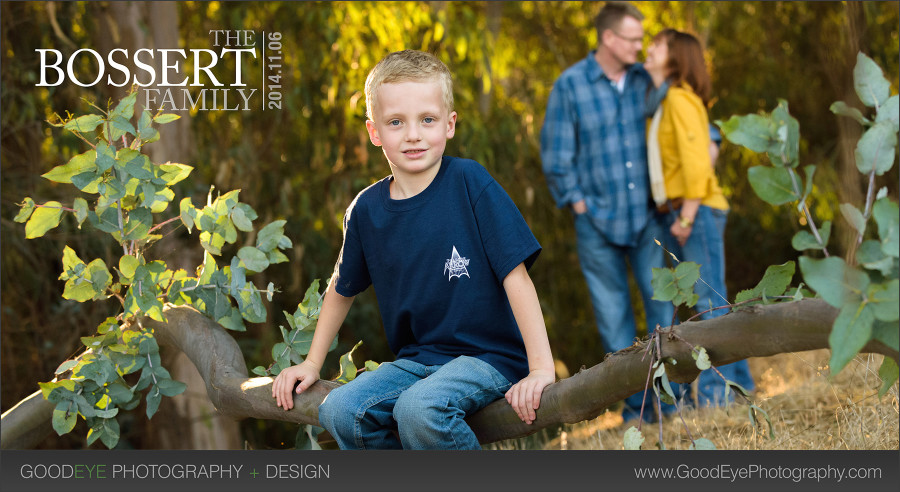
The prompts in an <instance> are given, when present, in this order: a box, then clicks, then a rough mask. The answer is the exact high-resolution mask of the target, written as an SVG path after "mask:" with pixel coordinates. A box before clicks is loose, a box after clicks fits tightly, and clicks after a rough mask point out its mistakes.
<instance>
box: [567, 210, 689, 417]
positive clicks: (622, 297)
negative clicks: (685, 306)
mask: <svg viewBox="0 0 900 492" xmlns="http://www.w3.org/2000/svg"><path fill="white" fill-rule="evenodd" d="M575 234H576V237H577V240H578V258H579V261H580V262H581V271H582V273H584V278H585V280H586V281H587V286H588V291H590V295H591V303H592V304H593V307H594V317H595V319H596V321H597V330H598V331H599V332H600V340H601V342H603V348H604V349H605V350H607V351H608V352H616V351H618V350H621V349H623V348H626V347H629V346H631V345H632V343H634V339H635V336H636V335H637V327H636V325H635V319H634V311H633V309H632V304H631V293H630V291H629V288H628V270H627V267H626V259H627V261H628V263H629V264H630V265H631V271H632V274H633V275H634V279H635V281H636V282H637V285H638V288H639V289H640V291H641V297H642V298H643V301H644V313H645V315H646V320H647V330H648V333H652V332H653V331H654V330H655V329H656V325H657V324H658V325H660V326H663V327H665V326H669V325H670V324H671V323H672V316H673V312H674V306H672V304H671V303H668V302H661V301H654V300H653V299H651V298H652V297H653V286H652V285H651V281H652V280H653V271H652V269H653V268H663V267H665V266H666V265H665V259H664V256H663V255H664V252H663V250H662V248H660V247H659V246H658V245H657V244H656V243H655V242H654V239H659V240H660V241H662V240H663V238H664V236H665V235H666V234H667V233H666V231H664V230H662V229H661V227H660V223H659V221H657V220H650V221H649V222H648V223H647V226H646V227H645V228H644V230H643V231H642V232H641V234H640V236H639V237H638V240H637V243H636V245H635V246H633V247H628V246H618V245H615V244H612V243H610V242H608V241H607V240H606V238H605V237H604V236H603V234H602V233H601V232H600V230H598V229H597V227H596V226H595V225H594V222H593V221H592V220H591V218H590V216H589V215H588V214H581V215H576V216H575ZM675 391H676V394H677V392H678V390H677V389H675ZM643 399H644V392H643V391H642V392H639V393H637V394H635V395H632V396H630V397H628V398H627V399H626V400H625V403H626V409H625V413H626V414H628V415H627V416H626V419H627V418H628V417H629V416H631V414H632V413H634V412H639V411H640V407H641V402H642V401H643ZM647 402H648V405H649V402H650V399H649V398H648V399H647ZM671 410H672V409H671V408H667V409H666V410H664V412H667V411H671ZM648 412H649V413H648ZM652 413H653V411H652V409H651V408H650V407H649V406H648V408H646V409H645V410H644V415H645V417H649V416H650V415H652Z"/></svg>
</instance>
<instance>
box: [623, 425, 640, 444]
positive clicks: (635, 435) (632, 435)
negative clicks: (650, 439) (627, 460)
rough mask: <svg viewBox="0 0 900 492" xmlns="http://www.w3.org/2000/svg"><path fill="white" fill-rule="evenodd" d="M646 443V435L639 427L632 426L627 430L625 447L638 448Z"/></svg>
mask: <svg viewBox="0 0 900 492" xmlns="http://www.w3.org/2000/svg"><path fill="white" fill-rule="evenodd" d="M643 444H644V435H643V434H641V431H639V430H638V429H637V427H634V426H631V427H629V428H628V430H627V431H625V449H626V450H638V449H641V445H643Z"/></svg>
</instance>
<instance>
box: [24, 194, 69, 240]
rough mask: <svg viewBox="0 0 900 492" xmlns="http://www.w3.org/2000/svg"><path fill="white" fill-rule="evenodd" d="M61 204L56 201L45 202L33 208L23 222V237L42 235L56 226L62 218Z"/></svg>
mask: <svg viewBox="0 0 900 492" xmlns="http://www.w3.org/2000/svg"><path fill="white" fill-rule="evenodd" d="M62 213H63V210H62V204H60V203H59V202H57V201H50V202H47V203H45V204H43V205H41V206H39V207H37V209H36V210H34V211H33V212H32V213H31V217H30V218H29V219H28V222H26V223H25V237H26V238H28V239H34V238H38V237H41V236H43V235H44V234H46V233H47V231H49V230H50V229H54V228H56V226H58V225H59V221H60V220H61V219H62Z"/></svg>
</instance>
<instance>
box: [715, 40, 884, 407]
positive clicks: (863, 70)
mask: <svg viewBox="0 0 900 492" xmlns="http://www.w3.org/2000/svg"><path fill="white" fill-rule="evenodd" d="M853 75H854V88H855V89H856V94H857V95H858V96H859V98H860V100H861V101H862V102H863V104H865V105H866V106H867V107H868V108H869V110H870V111H874V117H871V116H866V114H864V113H863V112H862V111H860V110H859V109H857V108H853V107H851V106H850V105H848V104H847V103H845V102H836V103H834V104H832V105H831V107H830V109H831V111H832V112H834V113H835V114H838V115H841V116H846V117H849V118H852V119H853V120H855V121H856V122H858V123H859V124H860V125H862V126H863V127H864V128H865V132H864V133H863V135H862V137H861V138H860V139H859V141H858V142H857V145H856V152H855V159H856V167H857V169H858V170H859V172H860V173H862V174H863V175H864V176H866V177H867V178H868V183H869V190H868V194H867V198H866V203H865V204H863V207H862V209H860V208H859V207H857V206H856V205H854V204H850V203H843V204H841V205H840V207H839V209H840V213H841V215H842V216H843V217H844V219H845V220H846V221H847V223H848V224H849V225H850V227H851V228H852V230H853V231H854V233H855V234H856V238H857V241H856V244H857V245H858V248H855V249H853V250H851V256H850V257H849V258H847V259H844V258H839V257H834V256H830V255H829V254H828V250H827V243H828V239H829V236H830V233H831V223H830V222H827V221H826V222H824V223H823V225H822V228H821V230H818V229H817V228H816V227H815V222H814V221H813V220H812V216H811V214H810V212H809V209H808V207H807V204H806V198H807V197H808V196H809V190H811V188H812V174H813V171H814V168H813V167H812V166H807V169H809V170H808V172H807V173H806V174H807V182H806V184H805V185H803V181H802V179H801V178H800V176H798V175H797V174H796V173H795V172H794V170H793V169H792V168H793V167H796V166H797V164H798V163H797V161H796V160H795V158H794V156H795V153H794V151H793V148H794V145H795V142H796V141H797V140H798V139H799V136H796V137H795V135H794V129H793V125H792V123H791V121H792V118H791V117H790V115H788V114H787V105H786V104H783V102H782V103H779V105H778V107H776V108H775V110H773V111H772V113H771V114H763V115H746V116H733V117H732V118H731V119H729V120H728V121H727V122H724V123H722V122H719V126H720V127H721V128H722V131H723V133H724V134H725V136H726V137H727V138H728V139H729V140H731V141H732V142H734V143H737V144H739V145H743V146H745V147H747V148H748V149H750V150H753V151H755V152H763V151H765V152H767V155H768V157H769V159H770V161H771V163H772V167H765V166H756V167H753V168H751V169H750V172H749V174H748V176H749V178H750V181H751V184H752V185H753V189H754V191H756V193H757V194H758V195H759V197H760V198H761V199H763V200H764V201H766V202H768V203H771V204H772V205H781V204H784V203H788V202H794V201H796V202H797V209H798V210H801V211H804V212H805V214H806V217H807V219H808V220H807V222H808V223H809V225H810V228H811V232H806V231H800V232H798V233H797V234H796V235H794V237H793V239H792V241H791V244H792V245H793V247H794V248H795V249H796V250H798V251H817V250H821V251H822V252H823V254H824V256H825V257H824V258H817V257H813V256H809V255H805V256H801V257H800V259H799V264H800V271H801V272H802V274H803V280H804V282H805V283H806V284H807V285H809V287H810V288H812V289H813V290H815V292H816V294H817V295H818V296H819V297H821V298H822V299H824V300H825V301H826V302H827V303H828V304H830V305H832V306H834V307H835V308H838V309H839V310H840V311H839V314H838V316H837V318H836V319H835V321H834V325H833V326H832V331H831V335H830V336H829V345H830V346H831V350H832V356H831V361H830V365H831V372H832V374H837V373H838V372H840V371H841V369H843V368H844V367H845V366H846V365H847V363H848V362H849V361H850V360H852V359H853V357H855V356H856V354H858V353H859V351H860V350H861V349H862V348H863V347H865V346H866V344H868V343H869V342H870V341H872V340H879V341H883V342H885V343H887V344H888V345H889V346H892V347H894V348H895V349H896V348H897V343H896V342H895V341H894V340H895V339H896V338H897V337H896V335H894V334H893V332H896V321H897V320H898V318H900V291H898V284H900V281H898V270H900V267H898V249H900V236H898V230H900V211H898V205H897V202H896V201H893V200H891V199H889V198H888V196H887V191H886V189H882V190H880V191H879V192H878V193H877V194H876V193H875V178H876V177H877V176H883V175H884V174H885V173H887V172H888V171H890V170H891V169H892V168H893V166H894V162H895V161H896V156H897V139H898V132H900V125H898V115H897V99H898V96H897V95H894V96H891V94H890V82H889V81H888V80H887V79H885V77H884V74H883V72H882V70H881V68H880V67H879V66H878V65H877V64H876V63H875V62H874V61H873V60H872V59H870V58H869V57H868V56H866V55H864V54H863V53H859V54H858V56H857V63H856V68H855V69H854V71H853ZM785 123H786V124H787V129H786V130H784V128H785V127H784V126H783V124H785ZM773 147H777V148H779V149H783V150H784V152H782V153H780V154H779V153H778V152H775V153H773V152H772V149H773ZM786 165H788V166H790V167H785V166H786ZM801 190H806V191H805V192H801ZM870 221H874V222H875V226H876V227H874V228H873V227H871V226H870ZM873 229H874V230H873ZM873 232H874V233H875V234H873ZM791 263H792V262H791ZM772 268H774V267H770V270H771V269H772ZM790 273H791V274H793V265H791V272H790ZM768 277H769V271H767V272H766V278H764V279H763V281H762V282H760V286H757V288H756V289H753V290H752V291H750V292H747V291H745V292H742V293H741V294H739V295H738V301H741V300H746V299H749V298H752V297H754V296H758V295H763V296H765V295H766V294H767V293H766V292H764V291H763V292H759V290H760V289H761V286H763V284H767V278H768ZM780 277H781V278H779V279H778V281H777V282H775V283H774V285H773V284H771V283H769V284H768V288H769V289H770V290H769V292H768V294H772V293H774V292H773V291H776V290H783V289H784V287H786V285H787V283H786V280H787V281H789V277H788V275H787V272H785V273H784V275H780ZM887 326H892V327H893V329H887V328H886V327H887ZM895 368H896V364H895V363H894V361H893V360H891V359H890V358H885V362H884V363H883V365H882V370H881V371H880V374H881V376H882V377H883V378H884V386H883V387H882V393H883V392H884V390H885V388H887V387H890V385H892V384H893V383H894V382H895V381H896V380H897V374H896V370H895ZM751 410H752V409H751Z"/></svg>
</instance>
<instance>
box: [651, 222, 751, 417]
mask: <svg viewBox="0 0 900 492" xmlns="http://www.w3.org/2000/svg"><path fill="white" fill-rule="evenodd" d="M678 215H679V212H677V211H676V212H672V213H671V214H669V215H668V216H667V217H666V220H665V224H666V231H668V230H669V227H671V226H672V224H674V223H675V221H676V220H678ZM727 219H728V211H727V210H719V209H715V208H710V207H707V206H705V205H701V206H700V208H699V209H698V210H697V217H695V218H694V227H693V230H692V231H691V235H690V236H689V237H688V240H687V242H686V243H685V244H684V246H681V245H679V244H678V241H676V240H675V238H673V237H672V236H671V234H666V248H668V249H669V251H671V252H672V253H673V254H675V256H677V257H678V259H679V260H680V261H692V262H694V263H697V264H699V265H700V281H698V282H697V283H696V284H694V293H695V294H697V296H698V297H699V300H698V301H697V304H696V305H695V306H694V309H695V310H696V311H697V312H698V313H702V312H704V311H707V310H709V309H711V308H714V307H720V306H725V305H728V304H730V303H729V301H728V300H727V299H728V293H727V292H726V287H725V222H726V221H727ZM727 312H728V309H716V310H714V311H709V312H706V313H703V314H701V315H700V319H712V318H716V317H719V316H722V315H723V314H725V313H727ZM718 369H719V371H720V372H721V373H722V375H723V376H725V377H726V378H728V379H729V380H731V381H734V382H735V383H737V384H739V385H741V386H743V387H744V388H746V389H747V390H748V391H752V390H753V388H754V382H753V376H751V375H750V368H749V366H748V365H747V361H746V360H741V361H738V362H734V363H732V364H728V365H724V366H721V367H718ZM698 379H699V383H698V402H699V404H700V406H712V405H720V404H723V403H724V402H725V383H724V381H722V378H720V377H719V375H718V374H716V373H715V372H714V371H712V370H706V371H703V372H702V373H700V377H699V378H698ZM729 399H731V398H729Z"/></svg>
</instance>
